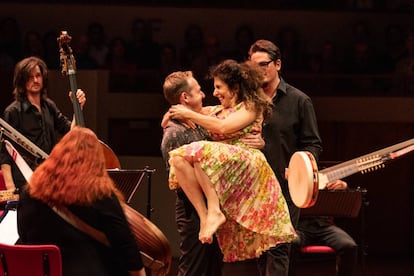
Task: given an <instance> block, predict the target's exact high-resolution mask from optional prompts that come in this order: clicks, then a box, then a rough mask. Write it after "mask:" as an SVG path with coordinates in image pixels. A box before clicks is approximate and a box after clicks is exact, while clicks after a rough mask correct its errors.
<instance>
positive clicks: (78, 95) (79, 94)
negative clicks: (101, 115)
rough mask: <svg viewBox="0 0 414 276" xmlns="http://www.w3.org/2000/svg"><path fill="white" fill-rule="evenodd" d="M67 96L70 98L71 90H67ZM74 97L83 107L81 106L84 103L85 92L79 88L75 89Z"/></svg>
mask: <svg viewBox="0 0 414 276" xmlns="http://www.w3.org/2000/svg"><path fill="white" fill-rule="evenodd" d="M69 98H70V99H71V100H72V91H69ZM76 98H77V99H78V102H79V105H80V107H81V108H83V106H84V105H85V103H86V94H85V92H83V90H81V89H78V91H76Z"/></svg>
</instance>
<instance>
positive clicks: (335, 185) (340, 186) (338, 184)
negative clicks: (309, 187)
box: [326, 180, 348, 190]
mask: <svg viewBox="0 0 414 276" xmlns="http://www.w3.org/2000/svg"><path fill="white" fill-rule="evenodd" d="M346 188H348V184H346V182H345V181H342V180H335V181H332V182H329V183H328V184H326V189H328V190H345V189H346Z"/></svg>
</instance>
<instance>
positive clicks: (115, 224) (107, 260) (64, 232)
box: [17, 189, 143, 276]
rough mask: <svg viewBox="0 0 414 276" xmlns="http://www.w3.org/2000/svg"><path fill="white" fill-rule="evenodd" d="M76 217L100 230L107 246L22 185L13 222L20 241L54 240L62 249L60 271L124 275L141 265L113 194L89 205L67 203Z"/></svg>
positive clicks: (73, 274) (78, 274)
mask: <svg viewBox="0 0 414 276" xmlns="http://www.w3.org/2000/svg"><path fill="white" fill-rule="evenodd" d="M68 208H69V210H71V211H72V212H73V213H74V214H75V215H77V216H78V217H79V218H80V219H82V220H83V221H85V222H86V223H88V224H89V225H91V226H93V227H95V228H96V229H97V230H100V231H102V232H103V233H105V234H106V236H107V237H108V239H109V241H110V243H111V247H106V246H105V245H103V244H101V243H100V242H98V241H96V240H94V239H93V238H91V237H90V236H89V235H88V234H85V233H83V232H81V231H80V230H78V229H76V228H75V227H73V226H72V225H70V224H69V223H67V222H66V221H64V220H63V219H62V218H61V217H60V216H59V215H57V214H56V213H55V212H54V211H53V210H52V209H51V208H50V207H49V206H48V205H46V204H44V203H43V202H41V201H39V200H36V199H33V198H31V197H30V195H29V194H28V193H27V191H26V189H23V191H22V192H21V195H20V201H19V205H18V209H17V225H18V232H19V236H20V240H19V243H22V244H55V245H57V246H58V247H59V248H60V250H61V253H62V270H63V275H67V276H83V275H85V276H90V275H100V276H101V275H102V276H104V275H114V276H118V275H128V270H139V269H141V268H142V267H143V264H142V261H141V256H140V253H139V248H138V246H137V243H136V241H135V238H134V236H133V235H132V233H131V231H130V228H129V225H128V222H127V220H126V218H125V215H124V212H123V210H122V207H121V205H120V203H119V201H118V199H117V198H116V197H115V196H112V197H110V198H109V197H107V198H103V199H101V200H98V201H96V202H94V203H93V205H92V206H68Z"/></svg>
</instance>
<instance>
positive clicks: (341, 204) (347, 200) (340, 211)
mask: <svg viewBox="0 0 414 276" xmlns="http://www.w3.org/2000/svg"><path fill="white" fill-rule="evenodd" d="M361 205H362V192H361V191H360V190H345V191H338V190H335V191H334V190H320V191H319V194H318V198H317V200H316V202H315V205H313V206H312V207H309V208H304V209H301V211H300V212H301V215H303V216H333V217H349V218H355V217H357V216H358V215H359V211H360V209H361Z"/></svg>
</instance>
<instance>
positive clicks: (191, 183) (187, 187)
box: [170, 156, 207, 231]
mask: <svg viewBox="0 0 414 276" xmlns="http://www.w3.org/2000/svg"><path fill="white" fill-rule="evenodd" d="M170 164H171V166H174V168H175V175H176V177H177V180H178V183H179V185H180V187H181V189H182V190H183V191H184V193H185V194H186V196H187V197H188V199H189V200H190V202H191V204H193V206H194V209H195V210H196V212H197V214H198V216H199V218H200V231H201V229H202V228H203V227H204V224H205V222H206V219H207V206H206V202H205V199H204V195H203V190H202V189H201V187H200V185H199V184H198V182H197V178H196V175H195V173H194V168H193V166H192V165H191V164H190V163H189V162H188V161H187V160H186V159H184V158H183V157H181V156H174V157H172V158H171V160H170Z"/></svg>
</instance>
